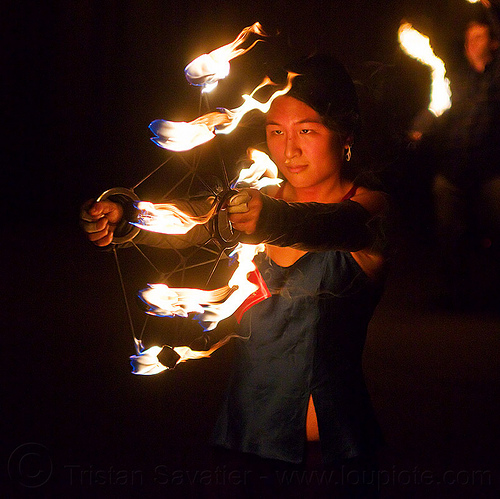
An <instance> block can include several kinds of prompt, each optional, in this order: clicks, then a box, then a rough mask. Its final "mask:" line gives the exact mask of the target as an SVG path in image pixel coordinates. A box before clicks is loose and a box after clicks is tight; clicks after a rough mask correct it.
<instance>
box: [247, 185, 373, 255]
mask: <svg viewBox="0 0 500 499" xmlns="http://www.w3.org/2000/svg"><path fill="white" fill-rule="evenodd" d="M370 219H371V216H370V214H369V212H368V211H367V210H366V209H365V208H364V207H363V206H361V205H360V204H359V203H356V202H355V201H350V200H347V201H342V202H341V203H332V204H324V203H287V202H286V201H283V200H281V199H274V198H271V197H269V196H266V195H263V207H262V211H261V213H260V217H259V221H258V223H257V229H256V231H255V232H254V233H253V234H251V235H243V236H242V237H241V241H242V242H247V243H251V244H257V243H268V244H272V245H274V246H289V247H292V248H296V249H300V250H304V251H327V250H334V249H335V250H341V251H359V250H361V249H364V248H367V247H370V246H371V245H372V244H373V243H374V241H375V238H376V236H375V232H376V231H375V230H374V229H373V227H372V226H371V224H370Z"/></svg>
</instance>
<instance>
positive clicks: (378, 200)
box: [351, 187, 389, 216]
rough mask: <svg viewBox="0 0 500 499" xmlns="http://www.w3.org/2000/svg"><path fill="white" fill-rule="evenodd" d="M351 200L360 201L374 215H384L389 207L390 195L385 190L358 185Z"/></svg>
mask: <svg viewBox="0 0 500 499" xmlns="http://www.w3.org/2000/svg"><path fill="white" fill-rule="evenodd" d="M351 200H352V201H356V202H357V203H359V204H360V205H361V206H363V207H364V208H365V209H367V210H368V211H369V212H370V213H371V214H372V215H373V216H376V215H383V214H384V213H386V212H387V210H388V208H389V197H388V195H387V194H386V193H385V192H382V191H374V190H371V189H368V188H366V187H358V188H357V189H356V193H355V194H354V196H353V197H352V198H351Z"/></svg>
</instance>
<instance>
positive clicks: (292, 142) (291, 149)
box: [285, 135, 300, 159]
mask: <svg viewBox="0 0 500 499" xmlns="http://www.w3.org/2000/svg"><path fill="white" fill-rule="evenodd" d="M299 150H300V149H299V146H298V144H297V140H296V139H295V137H294V136H293V135H289V136H288V137H287V138H286V142H285V157H286V158H287V159H291V158H293V157H295V156H298V155H299Z"/></svg>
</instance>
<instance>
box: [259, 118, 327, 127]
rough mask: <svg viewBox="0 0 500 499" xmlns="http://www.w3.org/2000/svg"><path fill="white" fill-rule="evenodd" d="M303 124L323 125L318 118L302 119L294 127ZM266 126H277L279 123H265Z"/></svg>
mask: <svg viewBox="0 0 500 499" xmlns="http://www.w3.org/2000/svg"><path fill="white" fill-rule="evenodd" d="M304 123H317V124H319V125H322V124H323V122H322V121H321V120H320V119H318V118H304V119H303V120H299V121H296V122H294V125H303V124H304ZM267 125H276V126H279V125H280V123H278V122H276V121H266V126H267Z"/></svg>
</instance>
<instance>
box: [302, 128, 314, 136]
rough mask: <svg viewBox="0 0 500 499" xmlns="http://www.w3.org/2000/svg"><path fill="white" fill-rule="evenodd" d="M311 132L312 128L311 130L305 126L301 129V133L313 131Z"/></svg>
mask: <svg viewBox="0 0 500 499" xmlns="http://www.w3.org/2000/svg"><path fill="white" fill-rule="evenodd" d="M311 132H312V130H311V129H310V128H303V129H302V130H301V131H300V133H301V134H303V135H305V134H308V133H311Z"/></svg>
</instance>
